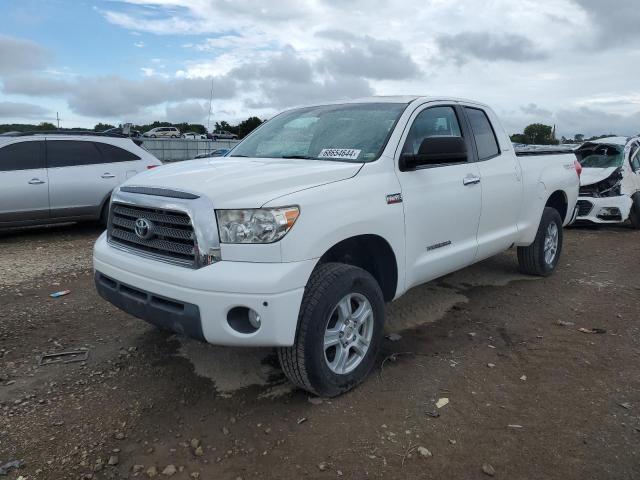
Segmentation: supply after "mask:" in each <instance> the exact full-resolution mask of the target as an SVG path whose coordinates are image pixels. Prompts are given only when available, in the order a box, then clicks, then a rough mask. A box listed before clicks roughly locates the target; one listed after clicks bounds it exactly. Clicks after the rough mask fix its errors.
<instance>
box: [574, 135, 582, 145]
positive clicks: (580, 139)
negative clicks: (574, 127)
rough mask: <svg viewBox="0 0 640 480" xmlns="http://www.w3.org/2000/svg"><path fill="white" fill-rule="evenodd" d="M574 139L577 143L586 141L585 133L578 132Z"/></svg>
mask: <svg viewBox="0 0 640 480" xmlns="http://www.w3.org/2000/svg"><path fill="white" fill-rule="evenodd" d="M573 140H574V141H575V142H576V143H582V142H584V135H583V134H582V133H576V135H575V136H574V137H573Z"/></svg>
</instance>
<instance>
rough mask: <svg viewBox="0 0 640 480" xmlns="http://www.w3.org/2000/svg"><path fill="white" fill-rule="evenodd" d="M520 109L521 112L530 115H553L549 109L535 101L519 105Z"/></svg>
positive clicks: (542, 116)
mask: <svg viewBox="0 0 640 480" xmlns="http://www.w3.org/2000/svg"><path fill="white" fill-rule="evenodd" d="M520 110H522V113H524V114H525V115H531V116H535V117H541V118H549V117H551V115H553V113H552V112H551V111H550V110H546V109H544V108H540V107H539V106H538V105H536V104H535V103H530V104H529V105H525V106H524V107H520Z"/></svg>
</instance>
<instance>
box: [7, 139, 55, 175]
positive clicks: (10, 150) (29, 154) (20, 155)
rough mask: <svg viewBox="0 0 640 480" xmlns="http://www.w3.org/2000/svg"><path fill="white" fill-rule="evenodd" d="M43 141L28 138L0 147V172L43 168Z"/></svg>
mask: <svg viewBox="0 0 640 480" xmlns="http://www.w3.org/2000/svg"><path fill="white" fill-rule="evenodd" d="M43 150H44V141H33V140H28V141H24V142H16V143H11V144H9V145H5V146H4V147H0V172H12V171H16V170H36V169H40V168H44V165H45V164H44V155H43Z"/></svg>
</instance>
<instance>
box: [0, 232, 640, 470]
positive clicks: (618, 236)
mask: <svg viewBox="0 0 640 480" xmlns="http://www.w3.org/2000/svg"><path fill="white" fill-rule="evenodd" d="M98 234H99V230H98V229H97V228H96V227H91V226H80V225H74V226H65V227H56V228H50V229H36V230H32V231H24V232H18V233H9V234H2V235H1V236H0V466H1V465H2V464H3V463H4V462H7V461H11V460H22V461H24V466H23V468H21V469H20V470H12V471H10V473H9V474H8V476H7V477H3V476H1V475H0V478H8V479H12V480H13V479H16V478H18V477H20V476H22V478H24V479H28V480H32V479H55V480H57V479H81V478H94V479H124V478H140V479H146V478H150V477H152V476H153V475H154V468H155V471H157V475H156V478H158V479H162V478H168V477H167V476H165V475H164V474H163V473H162V472H163V471H165V473H171V472H172V471H174V470H175V472H176V473H175V474H173V475H172V476H171V478H174V479H190V478H193V479H196V478H200V479H232V480H234V479H238V478H241V479H245V480H246V479H250V478H260V479H263V478H264V479H298V478H319V479H324V478H339V477H341V478H346V479H365V478H385V479H387V478H389V479H418V478H420V479H438V480H442V479H482V478H489V476H488V474H487V473H485V472H483V466H484V469H485V470H487V472H488V473H493V472H491V470H492V469H493V470H494V471H495V473H494V475H495V478H502V479H509V480H515V479H536V480H540V479H580V480H585V479H616V480H618V479H638V478H640V275H639V272H640V232H635V231H632V230H630V229H627V228H616V229H571V230H568V231H566V233H565V235H566V236H565V251H564V252H563V257H562V260H561V264H560V266H559V269H558V272H557V273H556V275H554V276H553V277H551V278H548V279H542V280H534V279H530V278H527V277H523V276H521V275H519V274H518V273H517V271H516V263H515V258H514V253H513V252H508V253H506V254H504V255H501V256H498V257H496V258H493V259H490V260H488V261H485V262H483V263H481V264H479V265H476V266H474V267H471V268H468V269H466V270H464V271H462V272H458V273H456V274H454V275H451V276H449V277H446V278H444V279H442V280H440V281H438V282H434V283H431V284H428V285H425V286H423V287H420V288H417V289H414V290H413V291H411V292H409V294H408V295H407V296H405V297H404V298H403V299H401V300H400V301H398V302H397V303H395V304H393V305H390V306H389V307H388V315H387V322H388V330H389V332H395V333H398V334H399V335H400V336H401V338H400V339H399V340H395V341H391V340H389V339H388V340H385V343H384V346H383V353H382V354H381V356H380V358H379V360H378V364H377V367H376V369H375V370H374V371H373V372H372V374H371V376H370V377H369V379H368V380H367V381H366V382H365V383H364V384H363V385H361V386H360V387H359V388H357V389H356V390H354V391H353V392H351V393H349V394H347V395H344V396H342V397H340V398H336V399H332V400H326V399H325V400H322V399H316V398H309V397H308V395H307V394H305V393H304V392H302V391H299V390H295V389H293V388H292V387H291V386H290V384H288V382H287V381H286V379H285V378H284V377H283V375H282V372H281V371H280V370H279V368H278V365H277V359H276V357H275V356H274V354H273V352H272V351H271V350H268V349H266V350H265V349H256V350H243V349H228V348H219V347H212V346H208V345H203V344H199V343H197V342H193V341H187V340H185V339H182V338H180V337H177V336H172V335H169V334H166V333H163V332H160V331H157V330H155V329H153V328H152V327H150V326H148V325H147V324H145V323H144V322H142V321H139V320H137V319H135V318H132V317H130V316H129V315H127V314H125V313H123V312H120V311H118V310H117V309H115V308H114V307H112V306H110V305H109V304H107V303H105V302H104V301H102V300H101V299H100V298H99V297H98V295H97V294H96V292H95V290H94V287H93V281H92V272H91V245H92V243H93V241H94V240H95V238H96V237H97V236H98ZM63 289H71V291H72V293H71V294H70V295H68V296H64V297H61V298H58V299H52V298H49V293H51V292H54V291H57V290H63ZM580 328H583V329H587V330H591V329H594V328H596V329H602V331H606V332H602V331H601V332H602V333H584V332H581V331H579V329H580ZM394 339H395V337H394ZM77 349H87V351H88V359H87V360H86V362H78V363H68V364H50V365H44V366H39V358H40V356H41V355H42V354H44V353H55V352H62V351H67V350H77ZM442 398H447V399H448V400H449V403H448V404H447V405H445V406H443V407H442V408H440V409H438V408H437V407H436V402H438V400H440V399H442ZM418 447H421V448H420V450H418ZM424 449H427V450H428V452H427V451H426V450H424ZM429 454H430V455H429Z"/></svg>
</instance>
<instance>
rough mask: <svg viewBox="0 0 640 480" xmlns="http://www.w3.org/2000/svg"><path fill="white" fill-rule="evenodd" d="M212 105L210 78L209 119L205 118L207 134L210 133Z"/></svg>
mask: <svg viewBox="0 0 640 480" xmlns="http://www.w3.org/2000/svg"><path fill="white" fill-rule="evenodd" d="M212 103H213V77H211V94H210V95H209V117H208V118H207V132H209V133H211V104H212Z"/></svg>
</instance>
